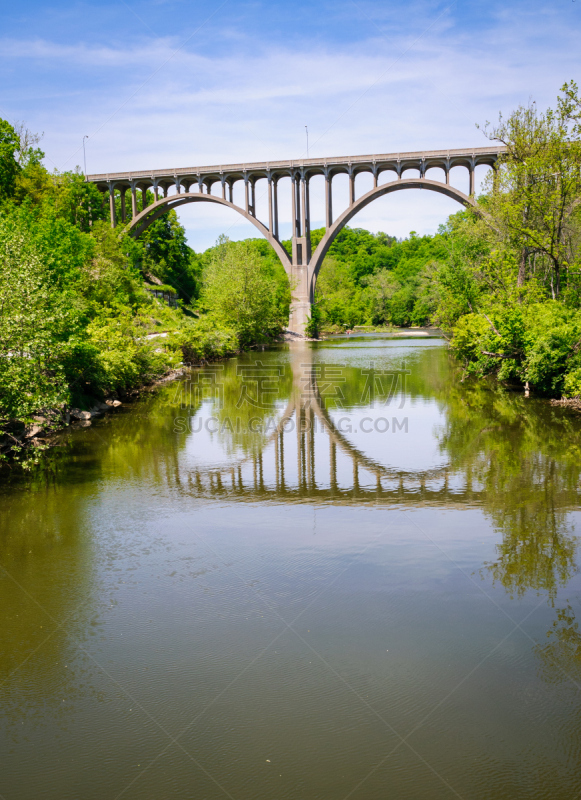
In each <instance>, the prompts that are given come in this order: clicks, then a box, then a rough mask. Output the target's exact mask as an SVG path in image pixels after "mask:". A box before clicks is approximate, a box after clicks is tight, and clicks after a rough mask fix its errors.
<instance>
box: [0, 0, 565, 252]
mask: <svg viewBox="0 0 581 800" xmlns="http://www.w3.org/2000/svg"><path fill="white" fill-rule="evenodd" d="M0 20H1V22H2V25H1V26H0V70H1V72H2V75H1V80H0V116H2V117H4V118H6V119H8V120H10V121H11V122H14V121H17V120H18V121H21V120H22V121H25V122H26V124H27V125H28V127H29V128H31V129H32V130H34V131H38V132H44V139H43V149H44V150H45V151H46V154H47V159H46V164H47V166H48V167H50V168H52V167H57V168H59V169H71V168H74V167H75V166H76V165H82V163H83V155H82V148H81V143H82V137H83V135H85V134H87V135H89V140H88V142H87V168H88V171H89V172H109V171H115V170H129V169H142V168H148V169H149V168H151V169H154V168H165V167H173V166H194V165H198V164H199V165H202V164H216V163H229V162H233V161H251V160H267V159H275V158H300V157H301V156H303V155H305V147H306V141H305V127H304V126H305V125H308V127H309V134H310V136H309V138H310V153H311V155H313V156H324V155H328V156H331V155H347V154H365V153H385V152H393V151H400V150H414V149H422V148H430V149H432V148H440V147H442V148H449V147H471V146H478V145H482V144H485V143H486V142H485V140H484V138H483V135H482V133H481V132H480V131H478V130H477V129H476V127H475V123H477V122H480V123H483V122H485V121H486V120H494V119H496V118H497V116H498V112H499V111H501V110H502V111H503V112H505V113H508V112H510V110H511V109H512V108H514V107H515V106H516V105H518V104H519V103H527V102H528V100H529V98H533V99H535V100H536V101H537V104H538V106H539V107H540V108H545V107H546V106H547V105H551V104H554V103H555V98H556V95H557V93H558V90H559V87H560V86H561V85H562V84H563V82H564V81H566V80H570V79H571V78H573V79H576V80H577V81H579V80H580V78H581V75H580V72H581V70H580V66H581V58H580V52H581V48H580V46H579V42H580V41H581V36H580V33H581V0H575V1H574V0H553V2H551V3H546V2H536V1H535V0H533V2H527V3H524V2H516V3H514V2H510V0H509V1H508V2H504V3H496V2H457V3H445V2H430V1H429V0H424V1H420V2H413V1H412V2H410V3H405V4H404V3H395V2H375V0H372V1H371V2H364V0H338V1H337V2H317V1H316V0H315V1H314V2H309V3H307V2H293V3H278V2H268V3H266V2H239V1H237V0H225V1H224V0H217V1H216V2H204V3H200V2H186V0H183V1H181V2H180V1H179V0H178V1H176V0H146V1H144V0H131V1H130V0H114V2H99V3H98V4H92V3H86V2H79V3H71V2H50V0H49V2H46V0H45V1H43V2H29V1H27V0H24V2H19V3H18V4H16V3H15V4H13V6H9V4H8V3H7V2H6V0H5V3H4V4H3V10H2V12H1V16H0ZM465 181H466V178H465V176H464V175H462V174H461V173H459V174H458V175H456V176H454V177H453V182H455V183H456V184H457V185H458V186H459V188H465V186H464V185H463V182H465ZM363 188H365V187H363V185H362V187H361V190H363ZM319 194H320V189H319V187H316V186H315V187H314V201H313V205H314V213H315V220H314V225H317V224H318V222H320V221H321V220H320V219H317V217H320V218H322V203H321V202H320V199H321V198H320V197H319ZM428 194H429V196H426V195H428ZM336 195H337V201H336V204H337V203H340V202H341V199H342V198H343V195H344V197H345V200H346V191H345V187H343V186H341V185H340V183H338V185H337V190H336ZM338 210H339V208H337V211H338ZM455 210H456V207H455V205H454V203H453V202H452V201H451V200H449V199H447V198H444V197H439V196H436V195H433V194H432V193H425V192H418V193H417V194H416V193H415V192H405V193H401V194H397V195H391V196H389V197H386V198H383V199H382V200H379V201H376V202H375V203H374V204H372V205H371V206H369V207H368V208H367V209H365V210H364V211H363V212H362V213H361V214H360V215H359V216H358V217H356V218H355V220H354V221H353V223H352V224H353V225H361V226H363V227H367V228H369V229H371V230H385V231H387V232H389V233H393V234H395V235H398V236H405V235H407V233H409V231H410V230H416V231H418V232H420V233H423V232H433V231H435V230H436V229H437V226H438V225H439V224H440V223H441V222H443V221H444V220H445V219H446V217H447V215H448V214H450V213H452V212H453V211H455ZM282 214H283V215H288V207H287V204H286V202H284V198H283V203H282ZM180 219H181V220H182V222H183V223H184V225H185V226H186V230H187V232H188V238H189V242H190V244H191V245H192V246H193V247H194V248H195V249H196V250H201V249H204V248H205V247H207V246H209V245H211V244H212V243H213V242H214V241H215V239H216V238H217V236H218V234H219V233H221V232H227V233H228V235H230V236H231V237H232V238H242V237H244V236H247V235H248V236H250V235H252V236H254V235H255V233H256V231H255V229H254V228H252V226H250V225H247V223H244V222H240V219H241V218H239V217H238V216H237V215H235V214H234V213H233V212H230V211H227V210H222V209H218V208H211V207H209V206H205V205H202V206H201V205H199V204H196V205H195V206H191V207H186V209H185V210H183V211H180ZM284 231H285V229H284V227H283V233H284Z"/></svg>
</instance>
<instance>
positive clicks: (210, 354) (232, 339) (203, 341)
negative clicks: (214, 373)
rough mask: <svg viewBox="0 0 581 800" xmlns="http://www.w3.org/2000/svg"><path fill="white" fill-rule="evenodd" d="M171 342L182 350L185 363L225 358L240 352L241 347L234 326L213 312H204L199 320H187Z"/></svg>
mask: <svg viewBox="0 0 581 800" xmlns="http://www.w3.org/2000/svg"><path fill="white" fill-rule="evenodd" d="M171 343H172V344H173V345H175V346H176V347H179V349H180V350H181V353H182V357H183V362H184V364H199V363H200V362H203V361H211V360H213V359H216V358H223V357H224V356H227V355H232V354H234V353H236V352H238V350H239V347H240V343H239V340H238V336H237V333H236V331H235V330H234V328H232V327H228V326H226V325H225V324H224V322H223V320H222V319H217V318H216V317H215V316H214V315H213V314H204V315H203V316H202V317H200V319H199V320H191V319H188V320H185V321H184V323H183V324H182V325H181V326H180V329H179V330H178V331H177V332H176V333H175V334H174V335H173V336H172V338H171Z"/></svg>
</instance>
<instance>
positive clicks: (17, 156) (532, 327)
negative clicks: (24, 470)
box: [0, 82, 581, 455]
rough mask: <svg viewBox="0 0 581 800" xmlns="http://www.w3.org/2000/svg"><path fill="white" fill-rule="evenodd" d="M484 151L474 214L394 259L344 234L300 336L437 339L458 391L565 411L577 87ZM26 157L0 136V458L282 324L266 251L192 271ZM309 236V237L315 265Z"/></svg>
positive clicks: (280, 294)
mask: <svg viewBox="0 0 581 800" xmlns="http://www.w3.org/2000/svg"><path fill="white" fill-rule="evenodd" d="M484 133H485V135H486V136H488V138H489V139H491V140H492V141H495V142H501V143H503V144H504V145H506V148H507V151H506V154H505V155H503V156H502V157H501V159H500V160H499V162H498V163H497V166H496V169H495V170H494V171H493V172H492V173H491V175H490V177H489V179H488V182H487V183H486V185H485V186H484V190H483V193H482V195H481V196H480V197H479V198H478V199H477V204H476V207H475V208H473V209H469V210H465V211H461V212H458V213H457V214H454V215H453V216H451V217H450V218H449V219H448V221H447V222H446V224H444V225H442V226H441V227H440V229H439V231H438V233H437V234H435V235H434V236H418V235H416V234H415V233H413V232H412V233H411V234H410V236H409V237H408V238H407V239H405V240H403V241H398V240H396V239H395V238H394V237H392V236H390V235H388V234H385V233H378V234H372V233H369V232H367V231H365V230H362V229H351V228H345V229H344V230H343V231H341V233H340V234H339V235H338V236H337V237H336V239H335V241H334V242H333V244H332V245H331V248H330V250H329V253H328V255H327V258H326V260H325V262H324V265H323V268H322V270H321V273H320V276H319V280H318V284H317V295H316V303H315V306H314V308H313V314H312V319H311V322H310V324H309V331H310V332H311V333H312V334H316V333H318V331H320V330H322V331H325V330H344V329H346V328H352V327H353V326H355V325H379V326H384V325H385V326H409V325H428V324H430V325H438V326H441V327H442V328H443V329H444V331H446V333H447V335H448V336H449V337H450V339H451V346H452V348H453V350H454V351H455V353H456V354H457V356H458V358H459V359H460V360H461V362H462V364H463V367H464V375H465V376H467V375H469V374H480V375H482V374H486V373H493V374H494V375H496V377H497V378H498V380H499V381H503V382H505V381H508V382H512V383H516V384H521V385H528V386H529V388H530V389H531V390H532V391H535V392H537V393H539V394H543V395H547V396H552V397H560V396H566V397H576V396H579V395H580V394H581V310H580V299H581V104H580V100H579V97H578V89H577V86H576V84H575V83H573V82H571V83H569V84H565V86H564V87H563V88H562V90H561V93H560V95H559V97H558V99H557V108H556V110H551V109H549V110H547V111H546V112H544V113H542V112H540V111H538V110H537V108H536V106H535V104H534V103H531V104H530V105H529V106H527V107H520V108H518V109H517V110H516V111H514V112H513V113H512V114H511V115H510V116H509V117H508V118H506V119H504V118H503V117H500V119H499V121H498V123H497V124H496V125H488V124H487V126H485V128H484ZM39 144H40V139H39V137H38V136H35V135H34V134H32V133H31V132H30V131H28V130H27V129H26V127H25V126H24V125H16V126H13V125H10V124H9V123H8V122H6V121H4V120H0V455H1V454H2V453H4V454H6V453H7V452H8V451H12V453H14V451H15V450H18V449H19V448H22V447H23V446H24V444H25V443H26V439H27V436H29V435H30V432H31V430H38V429H45V428H47V427H48V428H50V427H51V426H58V425H60V424H62V422H63V420H65V419H66V418H67V415H68V414H69V411H70V409H71V408H74V407H80V408H90V407H91V405H92V404H94V403H95V402H99V401H102V400H103V399H105V398H108V397H117V396H122V395H124V394H127V393H130V392H131V391H133V390H135V389H137V388H139V387H140V386H142V385H144V384H146V383H148V382H151V381H153V380H154V379H156V378H158V377H160V376H162V375H164V374H166V373H167V372H168V371H170V370H171V369H174V368H176V367H178V366H180V365H182V364H184V363H199V362H200V361H201V360H203V359H209V358H217V357H221V356H224V355H227V354H229V353H235V352H237V351H239V350H240V349H243V348H247V347H250V346H253V345H254V344H256V343H260V342H268V341H271V340H272V339H274V338H276V336H277V335H278V334H279V333H280V332H281V331H282V330H283V328H284V327H285V326H286V324H287V320H288V309H289V304H290V287H289V285H288V280H287V278H286V275H285V273H284V270H283V268H282V265H281V264H280V262H279V260H278V258H277V257H276V255H275V254H274V252H273V251H272V250H271V248H270V247H269V245H268V244H267V243H266V242H265V241H261V240H255V239H252V240H247V241H243V242H231V241H229V240H227V239H226V238H221V239H220V240H219V241H218V242H217V244H216V246H215V247H212V248H210V249H209V250H207V251H206V252H205V253H202V254H196V253H195V252H194V251H193V250H192V249H191V248H190V247H189V246H188V244H187V242H186V237H185V232H184V229H183V228H182V226H181V225H180V224H179V221H178V218H177V216H176V215H175V212H173V211H170V212H168V214H166V215H165V216H164V217H162V218H160V219H159V220H157V221H156V222H155V223H153V224H152V225H151V226H150V227H149V228H148V230H147V231H146V232H145V233H144V234H143V235H142V237H140V239H139V240H135V239H133V238H132V237H131V236H129V235H128V234H127V233H126V232H125V230H124V229H123V228H122V227H121V226H118V227H117V228H116V229H115V230H112V229H111V227H110V225H109V221H108V206H107V204H104V200H103V196H102V195H101V193H100V192H99V191H98V190H97V188H96V187H95V186H94V185H92V184H89V183H87V182H86V181H85V180H84V177H83V175H82V174H81V173H80V171H78V170H77V171H76V172H68V173H58V172H49V171H48V170H47V169H46V167H45V166H44V165H43V158H44V154H43V152H42V151H41V149H40V147H39ZM152 199H153V198H151V197H150V198H148V202H149V201H151V200H152ZM117 202H118V203H119V202H120V200H119V199H117ZM126 202H127V203H129V202H130V198H129V197H127V198H126ZM128 210H129V209H128ZM138 210H141V198H140V199H139V206H138ZM120 211H121V209H120V208H119V209H118V218H120ZM323 233H324V231H323V230H322V229H320V230H314V231H312V232H311V240H312V245H313V247H314V246H316V245H317V243H318V242H319V241H320V238H321V236H322V235H323ZM285 244H286V245H287V246H288V245H289V244H290V243H285Z"/></svg>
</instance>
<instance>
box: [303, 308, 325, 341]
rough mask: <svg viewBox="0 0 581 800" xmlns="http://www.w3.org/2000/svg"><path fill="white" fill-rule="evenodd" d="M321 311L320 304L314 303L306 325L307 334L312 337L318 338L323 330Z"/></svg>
mask: <svg viewBox="0 0 581 800" xmlns="http://www.w3.org/2000/svg"><path fill="white" fill-rule="evenodd" d="M321 316H322V315H321V312H320V310H319V306H318V305H317V304H316V303H313V304H312V306H311V316H310V317H309V319H308V321H307V324H306V325H305V334H306V335H307V336H309V337H310V338H312V339H318V338H319V333H320V330H321Z"/></svg>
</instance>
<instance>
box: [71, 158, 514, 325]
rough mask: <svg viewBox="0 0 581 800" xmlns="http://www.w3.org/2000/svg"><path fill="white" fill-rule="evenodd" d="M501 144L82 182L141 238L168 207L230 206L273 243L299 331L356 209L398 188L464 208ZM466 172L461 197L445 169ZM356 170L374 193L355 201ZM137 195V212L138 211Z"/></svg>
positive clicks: (133, 174) (94, 178)
mask: <svg viewBox="0 0 581 800" xmlns="http://www.w3.org/2000/svg"><path fill="white" fill-rule="evenodd" d="M504 151H505V148H504V147H480V148H471V149H459V150H426V151H421V152H413V153H390V154H383V155H368V156H348V157H345V158H324V159H317V158H310V159H301V160H298V161H269V162H258V163H251V164H228V165H217V166H208V167H181V168H175V169H169V170H143V171H134V172H117V173H110V174H109V173H107V174H99V175H88V176H87V180H89V181H91V182H93V183H95V184H96V185H97V186H98V188H99V189H100V190H101V191H102V192H103V193H104V194H108V196H109V208H110V215H111V225H112V226H113V227H115V226H116V225H117V223H118V222H120V223H123V224H127V223H129V229H130V230H131V231H132V233H133V235H134V236H139V235H140V234H141V233H143V231H144V230H146V228H147V227H148V226H149V225H151V223H152V222H153V221H154V220H156V219H158V218H159V217H160V216H162V215H163V214H165V213H167V211H169V210H170V209H171V208H177V207H178V206H180V205H183V204H185V203H199V202H209V203H216V204H218V205H222V206H226V207H228V208H232V209H233V210H234V211H236V212H237V213H239V214H241V215H242V216H243V217H244V218H245V219H246V220H248V221H249V222H251V223H252V224H253V225H254V226H255V227H256V228H257V229H258V230H259V231H260V233H261V234H262V235H263V236H264V237H265V238H266V239H267V241H268V242H269V243H270V244H271V246H272V247H273V249H274V250H275V252H276V254H277V255H278V257H279V258H280V260H281V262H282V265H283V267H284V269H285V271H286V273H287V275H288V277H289V281H290V283H291V287H292V291H293V300H292V306H291V315H290V320H289V328H290V330H292V331H295V332H297V333H301V334H302V333H304V326H305V324H306V322H307V320H308V318H309V316H310V313H311V304H312V302H313V299H314V294H315V286H316V282H317V276H318V274H319V270H320V269H321V265H322V263H323V259H324V257H325V255H326V253H327V251H328V249H329V247H330V245H331V243H332V241H333V239H334V238H335V237H336V236H337V234H338V233H339V231H340V230H341V229H342V228H343V227H344V226H345V225H346V224H347V223H348V222H349V221H350V220H351V219H352V217H354V216H355V215H356V214H357V213H358V212H359V211H360V210H361V209H362V208H364V207H365V206H366V205H368V204H369V203H371V202H373V200H376V199H377V198H379V197H382V196H383V195H386V194H390V193H392V192H396V191H400V190H402V189H427V190H429V191H433V192H438V193H440V194H444V195H446V196H447V197H450V198H452V199H453V200H456V201H457V202H458V203H460V204H461V205H463V206H470V205H474V202H475V201H474V170H475V168H476V167H477V166H480V165H486V166H489V167H492V168H494V166H495V164H496V162H497V160H498V158H499V156H500V155H501V154H502V153H503V152H504ZM454 167H464V168H465V169H466V170H467V171H468V175H469V192H468V194H464V192H461V191H460V190H459V189H456V188H455V187H453V186H451V185H450V180H449V178H450V170H451V169H453V168H454ZM435 168H437V169H441V170H443V172H444V176H445V179H444V181H438V180H430V179H429V178H428V177H426V173H427V172H428V171H429V170H430V169H435ZM409 170H417V171H418V173H419V177H417V178H409V177H406V175H405V173H406V172H407V171H409ZM384 172H392V173H393V175H394V179H393V180H391V181H388V182H387V183H382V184H379V177H380V175H381V174H382V173H384ZM362 173H369V174H371V175H372V176H373V188H372V189H371V190H370V191H368V192H366V193H365V194H363V195H362V196H360V197H357V195H356V179H357V176H359V175H361V174H362ZM340 174H346V175H347V176H348V178H349V196H348V205H347V208H346V209H345V210H344V211H343V212H342V213H341V214H339V215H338V216H337V217H336V218H334V217H333V204H332V183H333V178H334V177H336V176H337V175H340ZM316 175H322V176H323V177H324V180H325V227H326V232H325V235H324V236H323V238H322V240H321V241H320V242H319V244H318V246H317V247H316V249H315V250H314V252H311V238H310V231H311V203H310V191H309V183H310V180H311V179H312V178H313V177H314V176H316ZM286 177H289V178H290V181H291V208H292V213H291V240H292V254H291V255H290V256H289V254H288V253H287V251H286V249H285V248H284V247H283V245H282V242H281V239H280V235H279V203H278V183H279V181H280V180H281V178H286ZM261 179H266V180H267V184H268V219H267V220H264V221H263V220H260V219H258V217H257V213H256V205H257V204H256V184H257V182H258V181H259V180H261ZM239 181H241V182H243V185H244V205H243V206H241V205H237V204H235V203H234V186H235V184H236V183H238V182H239ZM148 190H151V191H152V192H153V197H154V202H153V203H152V204H150V205H147V191H148ZM127 192H130V194H131V209H132V211H131V215H130V217H131V218H130V219H129V220H128V219H127V215H126V211H125V208H126V205H125V197H126V194H127ZM138 192H140V193H141V205H142V208H143V210H142V211H140V212H139V211H138ZM116 196H120V199H121V219H120V220H118V219H117V214H116V207H115V198H116Z"/></svg>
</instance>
